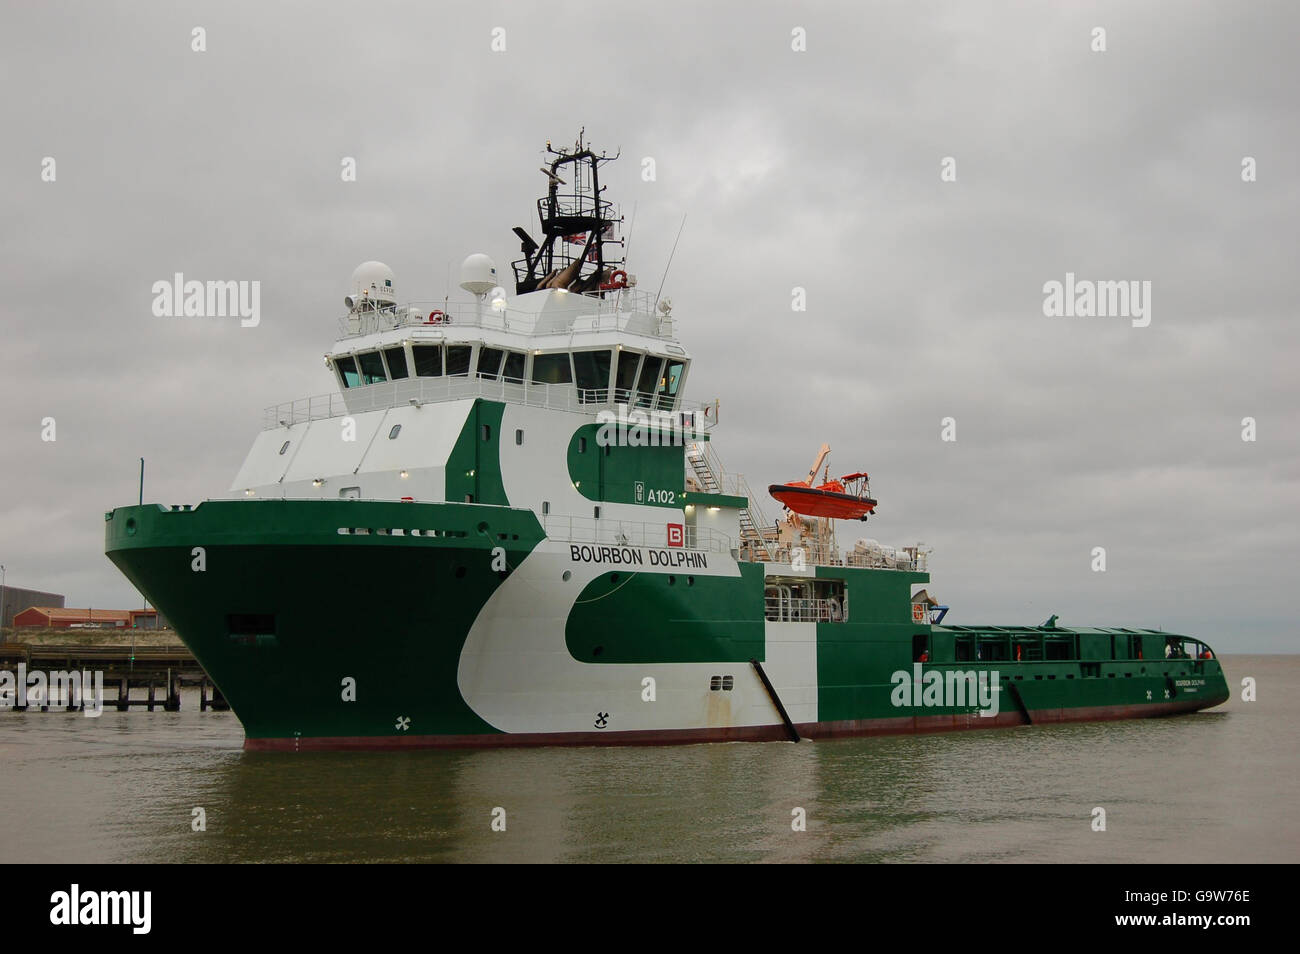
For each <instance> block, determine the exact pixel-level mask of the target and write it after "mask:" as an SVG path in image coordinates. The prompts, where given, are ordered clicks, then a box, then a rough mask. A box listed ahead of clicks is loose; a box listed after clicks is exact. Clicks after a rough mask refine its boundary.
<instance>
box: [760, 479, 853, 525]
mask: <svg viewBox="0 0 1300 954" xmlns="http://www.w3.org/2000/svg"><path fill="white" fill-rule="evenodd" d="M866 489H867V475H866V474H865V473H861V474H845V475H844V476H843V477H841V478H840V479H839V480H828V481H826V482H825V483H824V484H819V485H818V486H816V487H813V486H811V485H810V484H809V483H808V481H806V480H792V481H791V482H790V483H788V484H772V486H770V487H768V488H767V492H768V493H770V494H771V495H772V496H773V497H775V498H776V499H777V500H779V501H780V502H781V503H783V504H784V505H785V506H787V507H789V508H790V509H791V510H793V511H794V512H795V513H801V514H803V515H804V516H806V517H829V518H831V519H832V520H866V519H867V517H868V516H869V515H871V514H872V513H875V510H876V501H875V500H873V499H872V498H870V497H868V496H867V495H866Z"/></svg>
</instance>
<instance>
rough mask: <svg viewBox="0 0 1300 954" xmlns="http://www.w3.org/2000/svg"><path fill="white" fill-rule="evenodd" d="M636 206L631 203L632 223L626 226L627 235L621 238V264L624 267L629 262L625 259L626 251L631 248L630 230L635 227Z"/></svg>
mask: <svg viewBox="0 0 1300 954" xmlns="http://www.w3.org/2000/svg"><path fill="white" fill-rule="evenodd" d="M636 206H637V203H635V202H633V203H632V221H631V222H629V223H628V224H627V235H625V236H623V264H624V265H625V266H626V264H627V262H628V261H629V259H628V257H627V250H628V249H629V248H631V247H632V229H633V228H635V227H636Z"/></svg>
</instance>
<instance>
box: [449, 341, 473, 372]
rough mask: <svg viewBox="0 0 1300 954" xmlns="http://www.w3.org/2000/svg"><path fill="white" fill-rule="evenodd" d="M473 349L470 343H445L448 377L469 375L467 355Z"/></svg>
mask: <svg viewBox="0 0 1300 954" xmlns="http://www.w3.org/2000/svg"><path fill="white" fill-rule="evenodd" d="M473 350H474V349H473V347H472V346H470V345H447V375H448V377H452V376H455V377H462V378H467V377H469V356H470V352H471V351H473Z"/></svg>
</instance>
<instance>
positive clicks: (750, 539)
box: [686, 441, 776, 560]
mask: <svg viewBox="0 0 1300 954" xmlns="http://www.w3.org/2000/svg"><path fill="white" fill-rule="evenodd" d="M686 462H687V464H688V465H689V466H690V468H691V471H692V472H693V473H694V474H695V479H696V480H697V481H698V482H699V485H700V487H702V488H703V490H704V492H705V493H709V494H725V493H730V494H734V495H735V496H737V497H744V498H745V499H746V500H747V501H748V504H749V505H748V506H747V507H745V508H744V509H742V510H741V511H740V514H739V520H740V543H741V546H742V547H745V546H748V547H749V548H750V549H752V550H759V549H761V550H762V551H763V552H764V553H766V554H767V558H768V559H769V560H774V559H776V545H775V543H773V542H771V541H769V540H767V539H765V538H764V537H763V533H762V528H763V527H766V526H767V518H766V517H765V516H764V515H763V511H762V510H761V509H760V508H759V506H758V503H757V501H756V499H755V497H754V494H753V492H752V491H751V490H750V489H749V484H747V483H746V482H745V478H744V477H743V476H741V475H740V474H728V473H727V472H726V471H724V470H723V469H722V464H721V462H720V461H719V460H718V457H717V455H716V454H715V453H714V452H713V448H712V447H710V446H709V444H708V442H707V441H696V442H694V443H692V444H690V445H688V446H687V448H686Z"/></svg>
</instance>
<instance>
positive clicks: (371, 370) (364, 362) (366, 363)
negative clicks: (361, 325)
mask: <svg viewBox="0 0 1300 954" xmlns="http://www.w3.org/2000/svg"><path fill="white" fill-rule="evenodd" d="M357 365H358V366H359V367H360V368H361V383H362V384H380V383H381V382H384V381H387V380H388V375H386V374H385V373H384V359H383V358H381V357H380V356H379V352H378V351H363V352H362V353H361V354H359V355H357Z"/></svg>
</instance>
